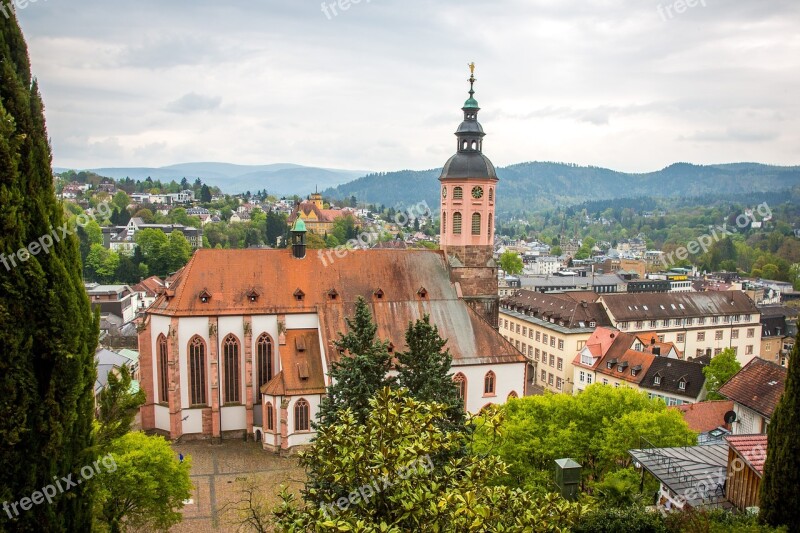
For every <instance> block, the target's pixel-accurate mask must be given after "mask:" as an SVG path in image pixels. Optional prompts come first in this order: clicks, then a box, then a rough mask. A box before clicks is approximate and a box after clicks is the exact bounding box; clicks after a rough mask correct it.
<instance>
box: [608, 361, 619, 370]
mask: <svg viewBox="0 0 800 533" xmlns="http://www.w3.org/2000/svg"><path fill="white" fill-rule="evenodd" d="M616 364H617V360H616V359H612V360H611V361H609V362H608V363H606V368H607V369H609V370H611V369H612V368H614V365H616Z"/></svg>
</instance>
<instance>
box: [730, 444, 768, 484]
mask: <svg viewBox="0 0 800 533" xmlns="http://www.w3.org/2000/svg"><path fill="white" fill-rule="evenodd" d="M725 440H727V441H728V444H729V445H730V447H731V449H732V450H733V451H734V452H736V454H737V455H738V456H739V457H741V458H742V459H743V460H744V461H745V462H746V463H747V464H748V465H750V466H751V467H752V469H753V470H755V472H756V473H757V474H758V475H759V476H763V475H764V462H765V461H766V460H767V436H766V435H729V436H727V437H725Z"/></svg>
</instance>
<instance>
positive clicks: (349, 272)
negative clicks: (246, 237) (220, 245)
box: [139, 75, 527, 452]
mask: <svg viewBox="0 0 800 533" xmlns="http://www.w3.org/2000/svg"><path fill="white" fill-rule="evenodd" d="M469 81H470V91H469V99H468V100H467V101H466V102H465V104H464V107H463V108H462V110H463V113H464V120H463V122H462V123H461V125H460V126H459V127H458V130H457V131H456V137H457V139H458V145H457V150H456V154H455V155H454V156H453V157H451V158H450V160H449V161H447V163H446V164H445V166H444V169H443V170H442V174H441V176H440V178H439V180H440V182H441V249H440V250H398V249H388V250H387V249H366V250H351V251H349V252H348V253H347V254H345V255H343V256H341V254H337V256H336V259H335V260H334V261H330V260H329V258H327V257H325V255H324V254H321V253H314V252H312V253H307V251H306V245H305V236H306V228H305V223H304V222H303V220H302V219H301V218H298V219H297V220H296V221H295V222H294V225H293V227H292V244H291V246H290V247H289V248H288V249H282V250H266V249H247V250H217V249H201V250H197V252H195V254H194V256H193V257H192V258H191V260H190V261H189V263H188V264H187V265H186V266H185V267H184V268H183V269H182V270H181V271H180V273H179V274H178V275H177V276H176V279H175V281H174V282H173V283H172V284H171V285H170V286H169V287H168V288H165V289H163V290H162V293H161V294H160V295H159V296H158V297H157V299H156V301H155V302H154V304H153V305H152V306H151V307H150V308H149V309H148V311H147V313H146V314H145V315H144V316H143V317H142V318H140V320H139V350H140V367H141V384H142V387H143V388H144V390H145V392H146V395H147V400H146V403H145V405H144V406H143V407H142V411H141V412H142V427H143V429H144V430H150V431H158V432H161V433H163V434H165V435H168V436H169V437H170V438H172V439H176V438H179V437H184V438H211V439H220V438H226V437H238V438H241V437H242V436H247V437H248V438H253V439H255V440H258V441H260V442H261V443H262V444H263V446H264V448H265V449H268V450H272V451H280V452H289V451H291V450H292V449H294V448H296V447H297V446H302V445H305V444H308V443H309V442H310V441H311V439H312V438H313V437H314V431H313V428H312V422H313V421H314V419H315V418H316V416H317V412H318V409H319V404H320V401H321V399H322V397H323V395H324V394H325V391H326V387H327V386H328V385H329V384H330V377H329V369H330V368H331V365H332V364H333V363H334V362H335V361H337V360H339V359H340V358H342V357H348V354H347V353H340V352H339V351H338V350H337V348H336V347H335V345H334V341H335V340H336V339H338V334H339V333H340V332H344V331H345V330H346V327H347V326H346V323H345V318H346V317H349V316H352V314H353V311H354V307H355V302H356V300H357V298H358V297H359V296H360V297H363V298H365V299H366V301H367V302H368V304H369V307H370V311H371V312H372V316H373V319H374V321H375V322H376V324H377V326H378V333H377V334H378V336H379V338H381V339H384V340H388V341H389V342H390V343H391V344H390V350H391V351H394V352H398V351H403V350H405V349H406V345H405V330H406V328H407V327H408V325H409V323H410V322H413V321H415V320H417V319H419V318H422V317H423V316H424V315H425V314H428V315H430V316H431V321H432V322H433V323H434V324H436V326H438V328H439V333H440V335H441V336H442V337H443V338H444V339H446V340H447V345H446V348H448V349H449V350H450V353H451V354H452V356H453V363H452V373H453V376H454V380H455V381H456V382H458V384H459V386H460V391H461V395H462V397H463V398H464V403H465V408H466V410H468V411H469V412H478V411H480V410H481V409H482V408H483V407H485V406H486V405H488V404H493V403H505V402H506V400H507V399H508V398H510V397H517V396H522V395H524V394H525V384H526V368H527V364H526V359H525V357H524V356H523V355H522V354H521V353H520V352H519V351H518V350H517V349H516V348H515V347H514V346H513V345H512V344H511V343H509V342H508V341H507V340H505V339H504V338H503V336H502V335H500V334H499V333H498V331H497V313H498V303H499V297H498V287H497V284H498V281H497V265H496V264H495V262H494V259H493V234H494V228H493V223H494V210H495V207H494V206H495V200H496V198H497V190H496V185H497V181H498V179H497V175H496V173H495V170H494V167H493V165H492V163H491V162H490V161H489V159H488V158H487V157H486V156H485V155H483V152H482V150H483V137H484V135H485V134H484V132H483V129H482V127H481V125H480V123H479V122H478V119H477V115H478V110H479V108H478V102H477V101H476V100H475V98H474V88H473V84H474V82H475V78H474V75H472V76H470V79H469Z"/></svg>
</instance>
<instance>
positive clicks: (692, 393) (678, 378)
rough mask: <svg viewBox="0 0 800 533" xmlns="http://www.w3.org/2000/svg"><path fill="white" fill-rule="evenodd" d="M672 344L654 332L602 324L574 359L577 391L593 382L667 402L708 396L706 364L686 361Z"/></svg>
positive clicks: (685, 400)
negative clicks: (637, 331)
mask: <svg viewBox="0 0 800 533" xmlns="http://www.w3.org/2000/svg"><path fill="white" fill-rule="evenodd" d="M681 357H682V355H681V354H680V352H679V351H678V350H677V349H676V348H675V345H674V344H672V343H665V342H661V341H659V340H658V338H657V336H656V335H655V334H654V333H637V334H629V333H623V332H620V331H617V330H614V329H612V328H607V327H599V328H597V329H596V330H595V332H594V333H593V334H592V335H591V337H590V338H589V339H588V340H587V342H586V345H585V346H584V347H583V348H582V349H581V350H580V351H579V352H578V354H577V355H576V356H575V357H574V359H573V360H572V367H573V380H574V383H575V392H576V393H577V392H580V391H582V390H584V389H585V388H586V387H588V386H589V385H592V384H593V383H602V384H604V385H609V386H613V387H622V386H627V387H631V388H634V389H637V390H641V391H643V392H646V393H647V394H648V395H649V396H650V397H651V398H661V399H662V400H664V402H665V403H666V404H667V405H682V404H686V403H695V402H699V401H702V400H703V399H704V398H705V395H706V391H705V376H703V369H702V365H700V364H698V363H694V362H689V361H684V360H682V359H681Z"/></svg>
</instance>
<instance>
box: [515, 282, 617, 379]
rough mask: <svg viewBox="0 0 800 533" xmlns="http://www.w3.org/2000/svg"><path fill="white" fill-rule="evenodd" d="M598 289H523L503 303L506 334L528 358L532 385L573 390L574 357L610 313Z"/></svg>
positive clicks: (605, 323) (605, 321)
mask: <svg viewBox="0 0 800 533" xmlns="http://www.w3.org/2000/svg"><path fill="white" fill-rule="evenodd" d="M597 298H598V296H597V294H595V293H594V292H564V293H548V294H542V293H538V292H534V291H528V290H521V291H518V292H516V293H515V294H514V295H513V296H511V297H508V298H504V299H503V300H502V301H501V305H500V324H499V325H500V333H501V334H502V335H503V336H504V337H505V338H506V339H508V340H509V341H510V342H511V343H513V344H514V346H515V347H516V348H517V349H518V350H520V351H521V352H522V353H523V354H524V355H525V356H526V357H527V358H528V364H529V365H530V369H529V372H528V375H529V378H530V384H531V385H532V386H533V387H537V388H539V389H544V390H550V391H552V392H566V393H568V394H571V393H572V392H573V386H574V384H575V383H576V382H575V381H574V380H573V371H572V368H571V364H570V363H571V361H572V358H573V357H574V354H575V352H576V351H578V350H581V349H582V348H583V347H584V346H585V344H586V342H587V340H588V339H589V337H590V336H591V335H592V333H593V332H594V331H595V328H596V327H597V326H598V325H601V326H602V325H607V324H608V317H607V316H606V314H605V311H604V309H603V307H602V306H601V305H599V304H598V303H597Z"/></svg>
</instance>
